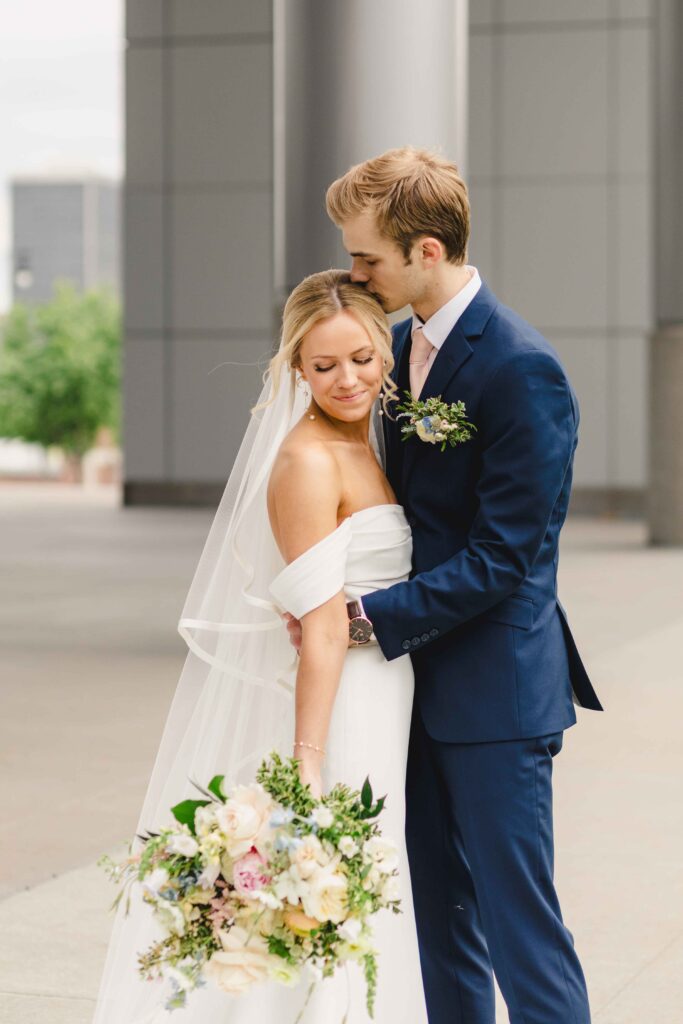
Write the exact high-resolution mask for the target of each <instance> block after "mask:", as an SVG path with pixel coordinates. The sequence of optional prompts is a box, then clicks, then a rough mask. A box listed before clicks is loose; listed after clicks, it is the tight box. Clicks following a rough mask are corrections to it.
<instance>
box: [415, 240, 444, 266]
mask: <svg viewBox="0 0 683 1024" xmlns="http://www.w3.org/2000/svg"><path fill="white" fill-rule="evenodd" d="M415 248H416V249H417V253H418V256H419V259H420V262H421V263H422V266H423V267H426V268H428V267H435V266H436V264H437V263H440V262H441V261H442V260H443V259H445V257H446V246H445V245H444V244H443V242H441V241H440V240H439V239H438V238H433V237H432V236H431V235H425V237H424V238H419V239H418V240H417V242H416V243H415Z"/></svg>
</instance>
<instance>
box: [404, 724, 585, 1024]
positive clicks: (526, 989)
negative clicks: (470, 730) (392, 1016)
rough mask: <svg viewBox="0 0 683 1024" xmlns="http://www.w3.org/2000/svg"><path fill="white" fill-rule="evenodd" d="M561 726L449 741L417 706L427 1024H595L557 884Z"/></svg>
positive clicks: (415, 798) (410, 812)
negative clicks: (509, 736) (502, 1018)
mask: <svg viewBox="0 0 683 1024" xmlns="http://www.w3.org/2000/svg"><path fill="white" fill-rule="evenodd" d="M561 747H562V733H557V734H555V735H552V736H542V737H538V738H535V739H528V740H511V741H508V742H498V743H473V744H462V743H441V742H439V741H438V740H433V739H432V738H431V737H430V736H429V735H428V734H427V732H426V730H425V728H424V725H423V723H422V719H421V717H420V713H419V710H418V709H417V706H415V708H414V710H413V724H412V731H411V739H410V751H409V756H408V776H407V783H406V836H407V844H408V856H409V859H410V870H411V879H412V885H413V893H414V898H415V914H416V919H417V930H418V937H419V941H420V959H421V964H422V976H423V980H424V986H425V996H426V1000H427V1011H428V1016H429V1024H495V1019H496V1014H495V1007H494V990H493V972H495V976H496V979H497V981H498V984H499V986H500V989H501V992H502V993H503V997H504V999H505V1002H506V1004H507V1007H508V1012H509V1016H510V1022H511V1024H590V1009H589V1006H588V995H587V992H586V984H585V981H584V977H583V972H582V970H581V965H580V963H579V960H578V957H577V955H576V953H575V951H574V943H573V940H572V936H571V933H570V932H569V931H568V929H567V928H566V927H565V925H564V924H563V922H562V914H561V912H560V905H559V902H558V899H557V894H556V892H555V886H554V884H553V819H552V760H553V757H554V756H555V754H557V753H558V752H559V750H560V749H561Z"/></svg>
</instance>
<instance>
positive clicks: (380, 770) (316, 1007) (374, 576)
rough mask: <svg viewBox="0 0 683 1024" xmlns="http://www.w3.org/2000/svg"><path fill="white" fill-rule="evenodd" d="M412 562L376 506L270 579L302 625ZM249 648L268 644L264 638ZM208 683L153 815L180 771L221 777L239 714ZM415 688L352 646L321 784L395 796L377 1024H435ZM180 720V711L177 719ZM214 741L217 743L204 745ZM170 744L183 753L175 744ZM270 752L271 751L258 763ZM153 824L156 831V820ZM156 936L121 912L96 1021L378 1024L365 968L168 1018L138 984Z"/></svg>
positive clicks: (160, 993) (152, 799)
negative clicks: (428, 1002) (391, 903)
mask: <svg viewBox="0 0 683 1024" xmlns="http://www.w3.org/2000/svg"><path fill="white" fill-rule="evenodd" d="M411 556H412V538H411V533H410V528H409V526H408V524H407V522H406V519H405V515H404V513H403V509H402V508H401V506H399V505H390V504H386V505H377V506H373V507H370V508H366V509H363V510H361V511H359V512H356V513H354V514H353V515H352V516H350V517H349V518H347V519H345V520H344V521H343V522H342V523H341V524H340V525H339V526H338V527H337V529H336V530H334V531H333V533H331V534H330V535H329V536H327V537H325V538H324V539H323V540H322V541H320V542H319V543H318V544H316V545H315V546H314V547H312V548H310V549H309V550H308V551H306V552H304V553H303V554H302V555H301V556H300V557H299V558H297V559H296V560H295V561H294V562H291V563H290V564H289V565H287V566H286V567H285V568H284V569H282V571H280V572H279V573H278V575H277V576H276V578H275V579H274V580H272V581H271V583H270V593H271V596H272V597H273V599H274V600H275V601H276V602H277V604H278V605H279V606H280V607H281V608H283V609H286V610H287V611H290V612H292V613H293V614H294V615H296V616H297V617H298V618H300V617H301V616H302V615H304V614H305V613H306V612H308V611H311V610H312V609H313V608H316V607H318V606H319V605H321V604H323V603H324V602H325V601H327V600H329V598H331V597H332V596H333V595H334V594H336V593H338V592H339V591H340V590H342V589H343V590H344V591H345V592H346V594H347V596H348V597H349V598H353V597H361V596H363V595H364V594H367V593H369V592H370V591H372V590H377V589H379V588H386V587H389V586H391V585H392V584H393V583H396V582H398V581H400V580H404V579H407V577H408V574H409V572H410V567H411ZM283 630H284V627H283ZM249 642H250V643H252V644H253V643H259V642H261V643H262V642H263V640H261V641H259V639H258V636H256V637H254V639H253V640H252V641H249ZM213 677H215V678H213ZM212 679H213V681H212V682H210V683H208V684H207V685H206V686H205V687H204V689H203V690H202V691H201V692H202V697H201V698H200V700H199V701H198V702H197V704H196V705H194V704H193V703H191V702H190V701H189V698H187V697H184V696H183V693H182V691H181V693H180V694H179V695H177V696H176V703H177V702H178V701H180V707H179V708H175V705H174V708H175V714H177V715H178V717H179V718H180V719H181V720H185V719H186V718H187V720H188V721H189V722H190V723H191V724H190V736H191V737H192V740H191V742H188V740H187V738H186V739H185V740H184V741H183V742H182V743H181V744H180V746H179V748H178V749H179V754H178V755H176V762H175V764H174V769H173V771H174V775H173V777H167V778H166V779H165V781H163V780H162V781H163V788H162V789H161V790H159V792H158V793H156V792H155V793H154V794H153V795H150V794H148V798H147V806H148V807H153V806H154V807H166V808H167V807H169V806H170V804H171V803H172V802H173V799H174V798H175V799H177V798H179V797H180V796H182V795H183V794H181V793H179V792H178V791H177V789H175V791H174V792H171V790H174V787H176V786H177V780H176V778H175V776H177V775H178V774H179V772H180V768H179V765H182V766H184V767H190V766H191V769H192V772H193V774H192V777H199V778H202V779H203V778H204V776H205V775H206V776H207V777H208V774H207V773H208V772H212V771H214V770H215V771H220V768H221V763H219V762H220V761H221V750H222V751H223V752H224V753H225V752H226V747H225V742H226V741H225V740H219V737H220V736H221V735H223V731H224V730H225V731H226V735H227V721H225V722H223V725H222V726H221V721H222V720H223V719H224V718H230V717H233V718H234V713H237V714H238V716H239V712H238V711H237V710H236V708H233V712H234V713H232V714H227V713H226V711H225V707H224V706H222V705H221V704H220V703H217V701H218V700H219V699H220V697H219V695H222V698H223V699H224V698H225V696H226V694H227V693H228V691H226V689H225V687H226V685H227V684H226V681H225V679H224V678H223V676H222V675H221V673H220V672H215V671H214V672H213V673H212ZM413 685H414V681H413V671H412V665H411V662H410V658H409V656H408V655H405V656H404V657H402V658H398V659H396V660H394V661H392V662H387V661H386V659H385V658H384V656H383V654H382V652H381V650H380V648H379V647H378V646H376V645H368V646H366V647H358V648H352V649H350V650H349V652H348V655H347V657H346V660H345V662H344V668H343V672H342V676H341V680H340V683H339V688H338V691H337V696H336V699H335V704H334V708H333V713H332V721H331V725H330V730H329V734H328V739H327V757H326V761H325V768H324V784H325V786H326V787H327V788H329V787H331V786H332V785H334V783H336V782H345V783H347V784H348V785H350V786H352V787H354V788H358V789H359V788H360V787H361V786H362V784H363V781H364V779H365V777H366V776H369V777H370V781H371V783H372V786H373V790H374V793H375V795H376V796H384V795H385V794H386V796H387V801H386V808H385V810H384V811H383V813H382V817H381V826H382V831H383V834H384V835H385V836H387V837H388V838H391V839H393V840H394V841H395V842H396V843H397V845H398V847H399V854H400V866H399V871H400V890H401V891H400V896H401V905H402V911H403V912H402V913H401V914H400V915H394V914H392V913H390V912H389V911H380V913H379V914H378V915H377V918H376V920H375V922H374V937H375V946H376V948H377V950H378V953H379V956H378V986H377V998H376V1003H375V1014H374V1021H375V1024H427V1013H426V1009H425V1003H424V995H423V988H422V978H421V974H420V964H419V954H418V946H417V935H416V930H415V919H414V914H413V905H412V896H411V889H410V875H409V869H408V861H407V855H406V848H405V839H404V818H405V803H404V787H405V771H406V759H407V751H408V737H409V730H410V718H411V711H412V702H413ZM190 689H192V687H191V686H190ZM276 699H277V697H276V691H273V693H272V695H271V697H270V701H271V703H273V706H274V707H275V708H276V709H277V714H278V715H281V714H282V709H283V708H287V709H288V710H287V711H286V712H285V714H286V715H289V717H290V718H291V722H287V723H285V731H286V732H287V733H288V737H289V738H288V740H287V744H286V745H285V744H284V743H283V744H282V749H281V753H283V754H285V755H289V754H290V753H291V738H292V735H293V726H294V721H293V703H292V702H291V701H290V702H289V703H285V704H275V701H276ZM186 700H187V701H188V703H187V708H188V710H187V712H186V711H185V710H184V707H185V704H184V701H186ZM228 706H230V705H228ZM274 713H275V712H274ZM173 714H174V711H173V710H172V714H171V717H173ZM202 722H204V723H205V724H203V725H202V724H201V723H202ZM209 723H211V725H210V724H209ZM167 731H168V727H167ZM209 734H211V736H212V742H211V743H207V742H206V738H207V737H208V735H209ZM172 735H173V736H175V734H174V733H173V734H172ZM203 737H204V739H203ZM165 742H166V737H165V741H164V743H162V750H161V754H160V758H159V762H158V764H163V763H165V761H164V745H165ZM168 742H169V743H172V744H173V746H174V747H175V745H176V743H175V739H172V740H171V739H169V740H168ZM186 747H187V750H186ZM267 753H268V751H267V750H263V751H262V752H261V756H264V755H265V754H267ZM155 773H156V774H158V772H155ZM143 818H144V812H143ZM151 820H152V822H153V823H154V822H156V817H152V818H151ZM146 827H147V826H146ZM153 936H154V928H153V924H152V922H151V914H150V913H149V911H148V910H147V908H140V909H139V911H137V912H134V914H133V918H132V920H131V918H130V917H129V918H125V917H124V916H123V915H122V914H119V919H118V920H117V924H116V927H115V929H114V936H113V939H112V943H111V946H110V952H109V960H108V970H107V971H106V972H105V981H104V982H103V985H102V989H101V993H100V999H99V1001H98V1006H97V1010H96V1013H95V1018H94V1024H294V1022H295V1021H296V1020H297V1018H298V1016H299V1014H301V1012H302V1009H303V1007H304V1005H305V1010H304V1011H303V1015H302V1016H301V1017H300V1024H369V1022H370V1018H369V1016H368V1013H367V1010H366V1005H365V980H364V978H363V975H362V971H361V968H360V967H359V966H358V965H357V964H350V965H348V966H347V967H345V968H343V969H340V970H339V971H338V972H337V974H336V975H335V976H334V977H333V978H329V979H325V980H324V981H320V982H318V983H317V985H316V986H315V989H314V991H313V994H312V996H311V997H310V999H309V1000H308V1002H306V999H307V995H308V992H309V988H310V979H306V980H305V981H302V982H301V983H300V984H299V985H298V986H296V987H295V988H285V987H283V986H282V985H279V984H275V983H271V982H268V983H264V984H261V985H257V986H254V988H252V989H251V990H250V991H249V992H247V993H246V994H244V995H240V996H232V995H227V994H225V993H223V992H220V991H219V990H218V989H216V988H215V987H214V986H213V985H206V986H204V987H202V988H201V989H199V990H197V991H195V992H192V993H190V995H189V997H188V1001H187V1006H186V1008H185V1009H183V1010H174V1011H173V1012H172V1014H170V1013H169V1012H168V1011H167V1010H165V1009H164V1007H163V999H164V994H165V991H166V990H165V989H164V988H163V987H162V986H161V985H157V984H155V983H148V982H142V981H140V980H139V979H137V977H136V954H137V953H138V952H140V951H141V950H142V949H144V948H146V946H147V945H148V944H149V942H150V941H151V939H152V938H153Z"/></svg>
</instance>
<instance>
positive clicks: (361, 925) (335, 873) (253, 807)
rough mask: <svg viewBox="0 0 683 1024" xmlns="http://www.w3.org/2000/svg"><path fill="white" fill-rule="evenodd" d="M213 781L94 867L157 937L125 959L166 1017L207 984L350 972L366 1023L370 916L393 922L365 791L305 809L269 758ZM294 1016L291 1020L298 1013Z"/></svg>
mask: <svg viewBox="0 0 683 1024" xmlns="http://www.w3.org/2000/svg"><path fill="white" fill-rule="evenodd" d="M223 782H224V778H223V776H221V775H217V776H215V777H214V778H213V779H212V780H211V782H210V783H209V785H208V786H207V787H206V789H204V788H202V787H200V786H198V785H197V784H196V783H194V785H195V786H196V788H197V789H198V791H199V792H200V793H201V795H202V799H197V800H185V801H183V802H182V803H180V804H178V805H177V806H175V807H173V808H172V809H171V810H172V814H173V816H174V818H175V822H176V823H175V824H174V825H173V826H171V827H168V828H164V829H162V830H161V831H159V832H151V833H146V834H145V835H144V836H139V837H138V838H139V839H140V840H142V842H143V846H142V848H141V849H140V850H139V851H138V852H136V853H134V854H131V856H129V857H128V858H127V859H126V860H125V861H123V863H118V864H117V863H115V862H113V861H112V860H111V859H110V858H107V857H105V858H103V859H102V861H101V862H100V863H101V864H102V865H103V866H104V867H105V869H106V870H107V872H108V874H109V876H110V877H111V878H112V880H113V881H115V882H116V883H117V884H119V885H121V890H120V892H119V894H118V896H117V898H116V901H115V904H114V905H115V906H116V905H117V904H118V903H119V902H120V901H121V900H122V899H123V898H124V896H125V897H126V899H127V901H128V905H129V901H130V895H131V893H130V888H131V886H133V885H139V886H140V887H141V890H142V898H143V899H144V901H145V902H146V903H147V904H149V906H150V910H151V913H153V915H154V917H155V918H156V920H157V922H158V923H159V924H160V925H161V929H162V934H161V938H159V940H158V941H156V942H154V943H153V944H152V945H151V946H150V947H149V948H148V949H146V950H144V951H141V952H140V953H139V956H138V962H139V971H140V974H141V975H142V977H143V978H145V979H149V980H153V979H158V978H161V979H164V980H165V981H166V982H168V983H169V985H170V989H169V993H168V999H167V1002H166V1006H167V1008H168V1009H174V1008H176V1007H182V1006H184V1005H185V1003H186V999H187V995H188V993H189V992H191V991H192V990H193V989H194V988H196V987H197V986H199V985H202V984H205V983H206V982H212V983H214V984H215V985H217V986H218V987H219V988H220V989H222V990H223V991H225V992H232V993H240V992H245V991H246V990H247V989H249V988H250V987H251V986H252V985H254V984H256V983H258V982H261V981H264V980H266V979H272V980H274V981H276V982H280V983H282V984H284V985H295V984H297V982H298V981H299V980H300V978H301V976H302V974H303V973H304V969H305V970H307V971H308V973H309V976H310V977H311V978H312V981H311V986H310V988H309V991H308V997H310V994H311V992H312V991H313V987H314V986H315V983H316V980H317V979H319V978H324V977H329V976H331V975H332V974H333V973H334V971H335V969H336V968H337V966H338V965H340V964H344V963H346V962H348V961H356V962H357V963H359V964H360V966H361V968H362V969H363V971H364V975H365V981H366V989H367V1007H368V1013H369V1014H370V1016H371V1017H372V1015H373V1002H374V995H375V990H376V979H377V961H376V953H375V950H374V949H373V945H372V930H371V919H372V917H373V915H374V914H375V913H376V912H377V911H378V910H380V909H381V908H389V909H390V910H392V911H393V912H395V913H399V912H400V908H399V902H400V901H399V898H398V882H397V875H398V870H397V868H398V855H397V850H396V847H395V845H394V844H393V843H392V842H390V841H389V840H387V839H384V838H383V837H382V835H381V833H380V829H379V826H378V822H377V819H378V817H379V815H380V813H381V811H382V808H383V806H384V798H381V799H379V800H377V801H375V799H374V797H373V793H372V788H371V786H370V782H369V780H367V779H366V781H365V784H364V786H363V788H362V790H361V791H360V792H358V791H354V790H351V789H349V788H348V787H346V786H344V785H337V786H335V787H334V788H333V789H332V790H331V792H330V793H328V794H327V795H326V796H324V797H322V799H321V800H315V799H314V797H313V796H312V794H311V790H310V788H309V787H308V786H304V785H303V784H302V782H301V780H300V778H299V771H298V766H297V762H296V761H295V760H294V759H288V760H283V759H282V758H280V757H279V756H278V755H277V754H271V755H270V757H269V758H268V759H267V760H265V761H264V762H263V763H262V764H261V766H260V768H259V770H258V772H257V775H256V782H254V783H252V784H251V785H248V786H235V787H233V788H232V789H230V790H229V791H228V792H225V791H224V787H223ZM302 1013H303V1010H302Z"/></svg>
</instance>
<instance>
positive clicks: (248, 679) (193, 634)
mask: <svg viewBox="0 0 683 1024" xmlns="http://www.w3.org/2000/svg"><path fill="white" fill-rule="evenodd" d="M273 385H274V382H273V381H272V380H271V379H270V378H269V376H268V375H266V382H265V385H264V387H263V390H262V392H261V395H260V397H259V400H258V403H257V408H258V405H261V404H262V403H268V404H266V405H265V407H264V408H263V409H261V410H259V411H257V412H255V413H253V414H252V418H251V421H250V423H249V426H248V428H247V431H246V433H245V436H244V440H243V441H242V444H241V446H240V450H239V453H238V455H237V459H236V460H235V463H234V466H233V469H232V472H231V474H230V478H229V480H228V483H227V486H226V488H225V492H224V494H223V497H222V499H221V502H220V505H219V507H218V511H217V512H216V516H215V519H214V521H213V524H212V526H211V529H210V531H209V535H208V537H207V540H206V544H205V546H204V550H203V552H202V555H201V557H200V560H199V564H198V566H197V570H196V572H195V576H194V579H193V581H192V585H191V587H190V590H189V593H188V596H187V599H186V602H185V606H184V608H183V612H182V616H181V619H180V622H179V626H178V628H179V631H180V633H181V635H182V636H183V638H184V639H185V641H186V643H187V645H188V649H189V650H188V654H187V658H186V661H185V664H184V667H183V671H182V674H181V677H180V680H179V683H178V687H177V690H176V694H175V697H174V699H173V703H172V705H171V709H170V712H169V715H168V719H167V722H166V726H165V728H164V732H163V736H162V740H161V745H160V748H159V752H158V755H157V759H156V762H155V765H154V769H153V771H152V775H151V778H150V782H149V787H148V790H147V795H146V797H145V801H144V804H143V807H142V812H141V815H140V819H139V824H138V829H137V831H138V832H139V833H140V832H143V831H147V830H150V829H151V830H154V829H155V828H157V827H159V826H161V825H164V824H166V823H168V821H169V820H170V812H169V808H170V807H171V806H172V805H173V804H175V803H177V802H179V801H180V800H183V799H185V798H186V797H188V796H193V795H196V791H194V790H193V787H192V784H191V780H193V779H194V780H197V781H198V782H200V783H202V784H206V783H207V782H208V780H209V779H210V778H211V777H212V776H213V775H215V774H223V775H225V776H226V780H227V781H228V782H229V783H232V782H250V781H252V780H253V777H254V771H255V769H256V767H257V766H258V764H259V762H260V761H261V759H262V758H263V757H264V756H265V755H266V754H267V753H269V752H270V751H271V750H278V751H280V752H281V753H283V754H287V755H288V754H290V753H291V750H292V742H293V738H294V705H293V694H294V679H295V664H296V656H295V655H294V652H293V649H292V647H291V645H290V644H289V640H288V636H287V631H286V629H285V627H284V624H283V622H282V618H281V615H280V609H278V608H277V606H276V605H275V604H274V603H273V601H272V600H271V598H270V595H269V585H270V583H271V582H272V580H273V579H274V578H275V577H276V576H277V574H278V573H279V572H280V571H281V570H282V569H283V568H284V562H283V560H282V557H281V555H280V553H279V551H278V548H277V546H276V544H275V540H274V537H273V534H272V531H271V529H270V524H269V520H268V509H267V502H266V492H267V486H268V479H269V477H270V472H271V469H272V467H273V463H274V461H275V457H276V455H277V452H278V449H279V447H280V445H281V443H282V441H283V439H284V438H285V437H286V435H287V434H288V433H289V431H290V430H291V429H292V427H293V426H294V424H295V423H296V422H297V421H298V420H299V419H301V417H302V416H303V415H304V411H305V408H306V396H305V395H304V393H303V392H302V391H301V390H300V389H299V388H297V387H296V374H295V371H293V370H291V369H290V368H288V367H287V366H283V367H282V370H281V376H280V379H279V386H278V387H277V388H274V386H273ZM371 439H372V443H373V445H374V447H375V452H376V454H377V456H378V458H379V459H380V461H383V459H382V439H381V429H379V421H378V420H373V424H372V426H371ZM310 500H312V501H314V500H315V495H314V494H312V495H311V499H310ZM155 935H156V932H155V930H154V925H153V923H152V921H151V915H150V913H149V910H148V908H147V907H146V906H144V905H143V904H141V902H140V901H135V900H134V901H133V903H132V906H131V910H130V913H129V914H128V916H124V914H123V912H122V910H120V911H119V913H118V915H117V919H116V921H115V924H114V930H113V933H112V939H111V943H110V946H109V952H108V956H107V961H106V964H105V970H104V975H103V978H102V983H101V987H100V994H99V999H98V1004H97V1009H96V1012H95V1017H94V1024H123V1022H125V1024H143V1022H146V1021H151V1020H153V1019H155V1018H156V1013H157V1011H158V1008H159V1001H160V998H161V996H160V991H159V988H158V987H157V986H155V985H150V984H149V983H144V982H142V981H141V980H139V978H138V977H137V954H138V953H139V952H141V951H142V950H143V949H145V948H146V947H147V946H148V945H149V943H150V942H152V941H153V940H154V938H155ZM175 1017H177V1018H178V1021H179V1022H180V1021H181V1020H182V1019H185V1014H184V1012H181V1011H177V1013H176V1015H175ZM175 1017H174V1019H175Z"/></svg>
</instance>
